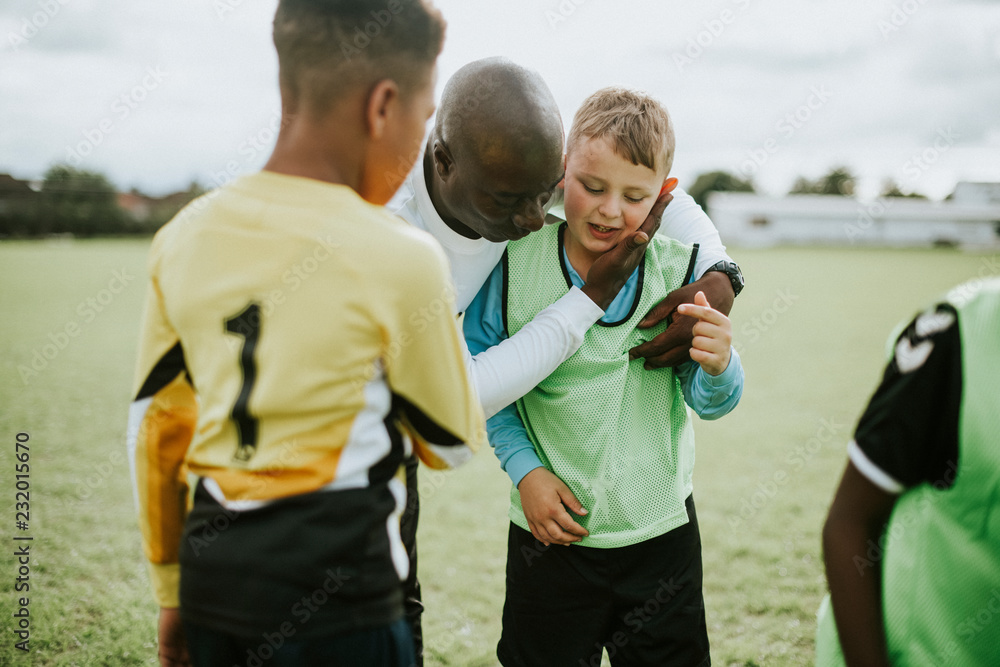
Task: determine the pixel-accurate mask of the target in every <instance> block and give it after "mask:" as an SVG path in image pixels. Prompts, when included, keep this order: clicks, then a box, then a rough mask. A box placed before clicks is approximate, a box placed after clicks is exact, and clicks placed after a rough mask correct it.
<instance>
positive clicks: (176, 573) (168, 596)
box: [149, 563, 181, 609]
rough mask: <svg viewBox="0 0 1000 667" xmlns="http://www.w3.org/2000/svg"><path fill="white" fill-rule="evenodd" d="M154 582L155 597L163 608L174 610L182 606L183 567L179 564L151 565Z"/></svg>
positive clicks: (150, 569)
mask: <svg viewBox="0 0 1000 667" xmlns="http://www.w3.org/2000/svg"><path fill="white" fill-rule="evenodd" d="M149 573H150V577H151V578H152V580H153V597H154V598H156V604H158V605H160V606H161V607H167V608H170V609H174V608H177V607H180V606H181V601H180V591H181V566H180V564H179V563H169V564H167V565H157V564H155V563H150V564H149Z"/></svg>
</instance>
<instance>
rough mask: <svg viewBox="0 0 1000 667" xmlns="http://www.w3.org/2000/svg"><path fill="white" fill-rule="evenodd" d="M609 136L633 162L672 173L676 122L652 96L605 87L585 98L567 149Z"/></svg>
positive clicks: (620, 153)
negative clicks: (586, 140)
mask: <svg viewBox="0 0 1000 667" xmlns="http://www.w3.org/2000/svg"><path fill="white" fill-rule="evenodd" d="M599 138H605V139H607V140H608V141H610V142H611V145H612V146H613V147H614V150H615V153H616V154H617V155H619V156H621V157H622V158H624V159H626V160H630V161H631V162H632V164H641V165H643V166H644V167H648V168H650V169H652V170H653V171H659V170H660V169H661V168H662V169H664V174H669V173H670V167H671V165H673V162H674V124H673V123H672V122H671V121H670V114H668V113H667V110H666V108H664V106H663V105H662V104H660V103H659V102H658V101H657V100H655V99H653V98H652V97H650V96H649V95H647V94H645V93H642V92H639V91H636V90H629V89H628V88H614V87H612V88H602V89H601V90H598V91H597V92H596V93H594V94H593V95H591V96H590V97H588V98H587V99H586V100H584V101H583V104H582V105H581V106H580V109H579V110H578V111H577V112H576V115H575V116H574V117H573V128H572V129H571V130H570V132H569V140H568V141H567V144H566V152H567V153H569V152H570V151H572V150H573V149H574V148H576V146H577V144H578V143H579V142H580V141H581V140H582V139H599Z"/></svg>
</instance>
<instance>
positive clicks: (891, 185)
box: [879, 178, 927, 199]
mask: <svg viewBox="0 0 1000 667" xmlns="http://www.w3.org/2000/svg"><path fill="white" fill-rule="evenodd" d="M879 196H880V197H912V198H913V199H927V197H926V196H924V195H922V194H920V193H919V192H903V191H902V190H900V189H899V185H898V184H897V183H896V181H894V180H892V179H891V178H887V179H886V180H884V181H882V192H881V193H879Z"/></svg>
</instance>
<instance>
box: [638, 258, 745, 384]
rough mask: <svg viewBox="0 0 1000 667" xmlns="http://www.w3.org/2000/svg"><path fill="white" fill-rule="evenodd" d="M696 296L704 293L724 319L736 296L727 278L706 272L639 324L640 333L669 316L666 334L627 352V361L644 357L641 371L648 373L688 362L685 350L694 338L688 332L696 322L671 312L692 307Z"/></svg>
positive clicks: (680, 288)
mask: <svg viewBox="0 0 1000 667" xmlns="http://www.w3.org/2000/svg"><path fill="white" fill-rule="evenodd" d="M698 292H704V293H705V294H706V295H707V298H708V300H709V301H710V302H711V303H713V304H715V308H716V310H718V311H719V312H721V313H723V314H726V315H728V314H729V311H730V310H732V308H733V300H734V299H735V298H736V294H735V293H734V292H733V285H732V283H730V282H729V278H728V277H727V276H726V274H724V273H720V272H719V271H710V272H709V273H706V274H705V275H704V276H702V277H701V279H700V280H697V281H696V282H693V283H691V284H690V285H685V286H684V287H679V288H677V289H675V290H674V291H673V292H671V293H670V294H668V295H667V296H666V297H665V298H664V299H663V301H661V302H660V303H658V304H656V305H655V306H653V308H652V309H651V310H650V311H649V314H648V315H646V317H645V318H644V319H643V320H642V321H641V322H640V323H639V328H640V329H648V328H649V327H652V326H656V325H657V324H659V323H660V322H662V321H663V320H665V319H667V318H668V317H670V316H671V314H673V319H672V320H671V321H670V323H669V325H668V326H667V330H666V331H664V332H663V333H661V334H659V335H657V336H654V337H653V338H651V339H650V340H648V341H646V342H645V343H643V344H641V345H637V346H635V347H633V348H632V349H631V350H629V357H630V358H632V359H638V358H640V357H645V359H646V364H645V367H646V368H648V369H652V368H665V367H667V366H676V365H677V364H683V363H685V362H686V361H687V360H688V359H690V358H691V357H690V355H689V354H688V350H690V349H691V338H692V337H693V336H694V334H693V333H692V331H691V330H692V329H693V328H694V325H695V323H696V322H697V320H696V319H695V318H693V317H688V316H686V315H678V314H677V313H676V312H675V311H677V307H678V306H679V305H680V304H682V303H693V302H694V297H695V294H696V293H698Z"/></svg>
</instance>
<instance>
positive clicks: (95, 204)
mask: <svg viewBox="0 0 1000 667" xmlns="http://www.w3.org/2000/svg"><path fill="white" fill-rule="evenodd" d="M40 195H41V196H40V197H39V208H40V210H39V213H40V215H39V224H38V229H36V230H35V234H36V235H44V234H52V233H71V234H75V235H78V236H94V235H98V234H121V233H127V232H130V231H135V230H134V228H133V227H132V225H130V224H129V220H128V219H127V217H126V216H125V213H124V211H122V210H121V208H120V207H119V206H118V202H117V199H116V193H115V187H114V186H113V185H112V184H111V181H109V180H108V179H107V178H106V177H105V176H104V175H103V174H99V173H96V172H91V171H84V170H81V169H76V168H75V167H71V166H69V165H63V164H59V165H55V166H53V167H51V168H50V169H49V170H48V171H47V172H45V179H44V181H43V182H42V190H41V193H40Z"/></svg>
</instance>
